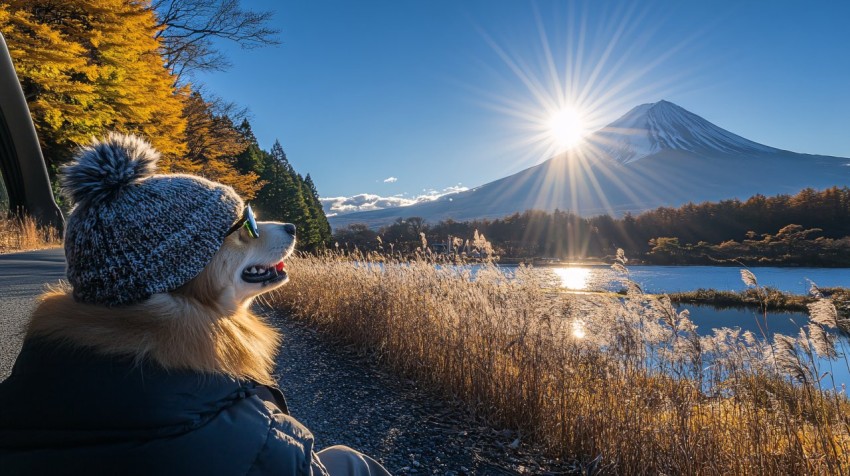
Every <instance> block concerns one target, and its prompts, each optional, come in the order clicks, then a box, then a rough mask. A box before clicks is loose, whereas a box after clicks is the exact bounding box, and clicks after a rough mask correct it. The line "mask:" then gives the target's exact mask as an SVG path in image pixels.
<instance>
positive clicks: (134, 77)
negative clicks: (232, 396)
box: [0, 0, 331, 250]
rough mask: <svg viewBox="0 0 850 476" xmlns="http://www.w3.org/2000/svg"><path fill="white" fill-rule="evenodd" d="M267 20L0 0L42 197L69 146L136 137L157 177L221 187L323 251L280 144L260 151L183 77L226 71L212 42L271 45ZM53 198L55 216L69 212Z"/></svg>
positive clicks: (235, 120)
mask: <svg viewBox="0 0 850 476" xmlns="http://www.w3.org/2000/svg"><path fill="white" fill-rule="evenodd" d="M269 18H270V13H269V12H257V11H252V10H245V9H243V8H242V7H241V6H240V2H238V1H226V2H221V1H213V0H155V1H142V2H127V1H124V0H80V1H74V2H56V1H50V0H8V1H4V2H2V3H0V32H2V34H3V36H4V37H5V39H6V43H7V44H8V47H9V50H10V53H11V55H12V59H13V63H14V65H15V68H16V71H17V73H18V77H19V78H20V81H21V86H22V88H23V90H24V94H25V97H26V100H27V104H28V106H29V109H30V112H31V114H32V118H33V122H34V123H35V126H36V130H37V133H38V136H39V140H40V141H41V146H42V150H43V152H44V156H45V160H46V162H47V165H48V171H49V173H50V175H51V180H52V181H53V183H54V190H56V184H57V183H58V182H57V180H56V173H57V171H58V170H59V167H60V166H61V165H62V164H64V163H66V162H67V161H68V160H70V158H71V157H72V156H73V153H74V150H75V149H76V148H77V147H78V146H80V145H83V144H87V143H89V142H90V141H91V138H92V137H100V136H103V135H105V134H106V132H108V131H120V132H125V133H136V134H139V135H142V136H144V137H145V138H147V139H148V140H150V141H151V143H152V144H153V145H154V146H155V147H156V148H157V149H158V150H159V151H160V152H161V153H162V159H161V160H160V163H159V170H160V172H163V173H190V174H196V175H200V176H203V177H206V178H208V179H210V180H215V181H218V182H221V183H224V184H226V185H230V186H231V187H233V188H234V189H235V190H236V191H237V192H238V193H239V194H240V195H241V196H242V197H243V199H245V200H246V201H248V202H250V203H251V204H252V206H253V208H254V209H255V210H256V211H257V212H258V216H259V218H260V219H264V220H278V221H287V222H292V223H295V224H296V226H297V227H298V230H299V243H300V245H301V247H302V249H307V250H311V249H317V248H321V247H324V246H325V245H326V244H327V243H328V242H329V240H330V237H331V229H330V225H329V224H328V221H327V218H326V217H325V213H324V211H323V210H322V207H321V204H320V202H319V195H318V191H317V190H316V185H315V184H314V183H313V180H312V178H311V177H310V175H309V174H307V175H306V176H302V175H301V174H299V173H298V172H296V171H295V169H294V168H293V167H292V165H291V164H290V163H289V161H288V159H287V157H286V153H285V152H284V150H283V147H282V146H281V144H280V142H276V143H275V144H274V145H273V146H272V148H271V150H269V151H266V150H263V149H262V148H261V147H260V146H259V144H258V142H257V139H256V137H255V136H254V134H253V132H252V130H251V125H250V123H249V121H248V118H247V113H246V111H245V110H244V109H241V108H239V107H238V106H236V105H235V104H233V103H230V102H228V101H227V100H226V99H223V98H220V97H217V96H215V95H214V94H212V93H209V92H207V91H205V90H204V88H203V87H202V86H201V85H196V84H193V83H192V79H193V76H192V74H193V73H195V72H198V71H209V70H220V69H225V68H226V67H227V65H228V63H227V58H226V57H225V56H224V55H223V54H222V53H221V52H220V51H219V50H218V49H217V48H216V44H217V43H216V42H218V41H233V42H236V43H238V44H239V45H240V46H242V47H243V48H253V47H259V46H264V45H269V44H275V43H277V41H278V40H277V38H276V35H277V31H275V30H273V29H270V28H269V27H268V26H267V24H268V20H269ZM0 195H2V194H0ZM54 195H56V199H57V202H58V203H59V204H60V207H62V208H63V209H64V210H65V211H67V210H68V209H69V208H70V206H71V205H72V204H69V203H66V202H65V201H64V198H63V197H62V196H61V195H60V194H58V193H55V194H54ZM2 205H3V204H0V206H2ZM6 208H8V205H6ZM12 212H14V211H12Z"/></svg>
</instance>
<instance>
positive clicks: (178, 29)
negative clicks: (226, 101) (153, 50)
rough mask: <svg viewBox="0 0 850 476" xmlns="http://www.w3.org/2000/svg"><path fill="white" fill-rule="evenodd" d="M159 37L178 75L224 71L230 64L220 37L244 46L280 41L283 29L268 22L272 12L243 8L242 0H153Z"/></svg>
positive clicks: (171, 67)
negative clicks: (280, 29) (278, 36)
mask: <svg viewBox="0 0 850 476" xmlns="http://www.w3.org/2000/svg"><path fill="white" fill-rule="evenodd" d="M150 8H151V9H152V10H153V11H154V12H155V13H156V16H157V19H158V24H157V38H159V39H160V41H161V42H162V53H163V56H164V57H165V60H166V66H168V67H169V68H170V69H171V70H172V71H173V72H174V74H175V75H176V76H177V78H178V82H179V81H180V80H181V78H182V77H183V76H184V75H191V74H192V73H193V72H196V71H216V70H217V71H222V70H225V69H227V68H228V67H229V66H230V62H229V61H228V60H227V57H226V56H225V55H224V54H222V53H221V51H219V50H218V49H217V48H216V46H215V40H216V39H223V40H228V41H233V42H235V43H237V44H239V45H240V46H241V47H242V48H243V49H253V48H259V47H263V46H269V45H277V44H279V40H278V38H277V35H278V33H279V30H277V29H274V28H271V27H269V26H268V24H269V22H270V21H271V19H272V15H273V14H272V12H268V11H265V12H264V11H260V12H255V11H251V10H243V9H242V8H241V7H240V5H239V0H153V1H152V2H151V4H150Z"/></svg>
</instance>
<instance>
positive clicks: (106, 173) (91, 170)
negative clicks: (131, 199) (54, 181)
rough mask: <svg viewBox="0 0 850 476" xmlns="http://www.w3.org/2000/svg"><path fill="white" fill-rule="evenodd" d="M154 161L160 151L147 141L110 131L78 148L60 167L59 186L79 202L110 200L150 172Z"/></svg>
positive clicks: (151, 173)
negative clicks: (66, 163) (68, 160)
mask: <svg viewBox="0 0 850 476" xmlns="http://www.w3.org/2000/svg"><path fill="white" fill-rule="evenodd" d="M157 160H159V152H157V150H156V149H154V148H153V146H152V145H151V144H150V143H149V142H148V141H146V140H144V139H142V138H141V137H138V136H135V135H128V134H120V133H117V132H111V133H109V135H108V136H107V137H106V138H105V139H102V140H95V141H94V142H93V143H92V144H91V145H88V146H84V147H81V148H80V150H79V151H78V152H77V155H76V156H75V157H74V160H73V161H72V162H71V163H70V164H68V165H66V166H64V167H62V177H61V183H62V188H63V191H64V192H65V194H66V195H67V196H68V197H69V198H71V200H72V201H73V202H75V203H78V204H79V203H85V202H98V201H101V200H108V199H112V198H114V197H116V196H117V195H118V194H119V193H120V192H121V191H123V190H126V189H127V188H128V187H130V186H131V185H133V184H137V183H139V182H141V181H142V180H144V179H146V178H147V177H150V176H151V175H153V174H154V172H155V171H156V162H157Z"/></svg>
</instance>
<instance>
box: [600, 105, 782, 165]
mask: <svg viewBox="0 0 850 476" xmlns="http://www.w3.org/2000/svg"><path fill="white" fill-rule="evenodd" d="M588 142H590V143H591V144H594V145H596V146H597V147H598V148H599V150H600V152H601V153H602V154H607V155H608V156H609V157H610V158H611V159H613V160H616V161H617V162H620V163H622V164H628V163H630V162H634V161H636V160H640V159H642V158H644V157H647V156H650V155H652V154H655V153H658V152H661V151H662V150H665V149H671V150H673V149H675V150H682V151H690V152H693V153H697V154H699V153H705V154H713V153H723V154H738V155H749V154H759V153H775V152H780V150H779V149H774V148H773V147H768V146H766V145H762V144H758V143H756V142H753V141H751V140H747V139H744V138H743V137H741V136H738V135H735V134H733V133H731V132H729V131H727V130H725V129H721V128H719V127H717V126H715V125H714V124H712V123H710V122H708V121H706V120H705V119H703V118H701V117H699V116H697V115H696V114H693V113H691V112H688V111H687V110H685V109H683V108H681V107H679V106H677V105H675V104H673V103H671V102H669V101H659V102H657V103H654V104H641V105H640V106H637V107H636V108H634V109H632V110H631V111H629V112H627V113H626V114H625V115H624V116H623V117H621V118H619V119H617V120H616V121H614V122H612V123H611V124H609V125H608V126H607V127H605V128H604V129H602V130H600V131H597V132H596V133H595V134H593V135H592V136H591V137H590V138H589V141H588Z"/></svg>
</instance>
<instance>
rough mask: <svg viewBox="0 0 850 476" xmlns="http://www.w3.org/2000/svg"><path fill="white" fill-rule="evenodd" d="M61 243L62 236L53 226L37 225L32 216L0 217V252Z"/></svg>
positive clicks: (48, 246) (33, 248)
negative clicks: (43, 226)
mask: <svg viewBox="0 0 850 476" xmlns="http://www.w3.org/2000/svg"><path fill="white" fill-rule="evenodd" d="M61 245H62V237H61V236H60V235H59V233H57V231H56V230H55V229H54V228H42V227H39V226H38V224H37V223H36V221H35V220H34V219H33V218H30V217H24V218H21V219H19V218H0V253H12V252H16V251H27V250H38V249H42V248H52V247H55V246H61Z"/></svg>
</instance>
